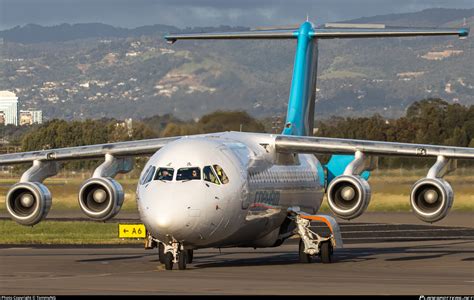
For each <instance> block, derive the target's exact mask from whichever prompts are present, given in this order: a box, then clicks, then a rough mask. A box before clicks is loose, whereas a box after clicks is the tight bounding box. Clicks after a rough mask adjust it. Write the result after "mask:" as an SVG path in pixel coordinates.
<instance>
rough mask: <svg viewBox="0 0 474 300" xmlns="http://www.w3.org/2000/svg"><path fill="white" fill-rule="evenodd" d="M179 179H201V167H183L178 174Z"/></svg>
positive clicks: (177, 178)
mask: <svg viewBox="0 0 474 300" xmlns="http://www.w3.org/2000/svg"><path fill="white" fill-rule="evenodd" d="M176 180H177V181H188V180H201V169H199V168H197V167H193V168H181V169H179V170H178V173H177V174H176Z"/></svg>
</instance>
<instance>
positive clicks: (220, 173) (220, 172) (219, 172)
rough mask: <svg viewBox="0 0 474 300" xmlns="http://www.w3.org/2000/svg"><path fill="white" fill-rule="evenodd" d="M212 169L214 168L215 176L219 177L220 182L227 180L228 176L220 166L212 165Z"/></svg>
mask: <svg viewBox="0 0 474 300" xmlns="http://www.w3.org/2000/svg"><path fill="white" fill-rule="evenodd" d="M214 170H216V173H217V177H219V179H220V181H221V182H222V184H226V183H228V182H229V178H228V177H227V174H226V173H225V172H224V170H223V169H222V167H221V166H219V165H214Z"/></svg>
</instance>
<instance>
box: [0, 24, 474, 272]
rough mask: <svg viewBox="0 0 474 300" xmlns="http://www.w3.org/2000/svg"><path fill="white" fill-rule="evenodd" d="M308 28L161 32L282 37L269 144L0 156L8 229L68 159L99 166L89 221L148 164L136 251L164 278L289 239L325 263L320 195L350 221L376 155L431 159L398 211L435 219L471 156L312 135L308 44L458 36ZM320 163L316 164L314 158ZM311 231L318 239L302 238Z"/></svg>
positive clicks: (229, 139)
mask: <svg viewBox="0 0 474 300" xmlns="http://www.w3.org/2000/svg"><path fill="white" fill-rule="evenodd" d="M361 27H362V26H358V27H349V28H342V27H341V26H332V27H330V26H327V27H316V26H315V25H314V24H312V23H311V22H309V21H306V22H303V23H302V24H301V25H300V26H299V27H298V28H284V29H267V30H250V31H245V32H221V33H189V34H186V33H181V34H169V35H167V36H165V39H166V40H167V41H168V42H169V43H174V42H176V41H178V40H187V39H294V40H296V53H295V59H294V69H293V76H292V81H291V89H290V96H289V102H288V110H287V116H286V122H285V124H284V129H283V132H282V133H281V134H265V133H248V132H232V131H231V132H219V133H210V134H198V135H192V136H180V137H168V138H156V139H147V140H137V141H127V142H117V143H107V144H99V145H87V146H80V147H70V148H60V149H51V150H39V151H32V152H22V153H12V154H5V155H0V165H13V164H20V163H30V164H32V166H31V167H30V168H29V169H28V170H27V171H25V172H24V173H23V174H22V176H21V179H20V181H19V183H17V184H15V185H13V186H12V187H11V188H10V189H9V191H8V193H7V195H6V207H7V210H8V213H9V214H10V216H11V218H12V219H13V220H14V221H16V222H18V223H19V224H22V225H26V226H32V225H35V224H37V223H38V222H40V221H41V220H43V219H44V218H45V217H46V215H47V214H48V212H49V210H50V207H51V204H52V197H51V193H50V192H49V190H48V188H47V187H46V186H45V185H44V184H43V181H44V180H45V179H46V178H48V177H51V176H54V175H56V174H57V173H58V171H59V168H60V163H61V162H63V161H69V160H85V159H98V158H104V162H103V163H102V164H101V165H99V166H98V167H97V168H96V169H95V170H94V172H93V174H92V176H91V178H89V179H87V180H85V182H84V183H83V184H82V185H81V187H80V189H79V195H78V201H79V205H80V208H81V210H82V211H83V213H84V214H85V215H87V216H88V217H90V218H91V219H93V220H99V221H105V220H109V219H111V218H113V217H114V216H115V215H116V214H117V213H118V212H119V211H120V208H121V206H122V203H123V201H124V192H123V189H122V187H121V185H120V184H119V183H118V182H117V181H116V180H114V179H113V178H114V177H115V176H116V175H117V174H118V173H126V172H129V171H130V170H132V168H133V158H134V157H138V156H150V155H151V157H150V158H149V160H148V162H147V163H146V165H145V167H144V169H143V170H142V172H141V174H140V178H139V182H138V184H137V189H136V201H137V206H138V211H139V215H140V219H141V221H142V222H143V224H144V225H145V226H146V229H147V232H148V235H147V238H146V239H145V248H158V253H159V260H160V262H162V263H163V264H164V265H165V268H166V269H167V270H172V269H173V265H174V264H178V269H181V270H183V269H186V265H187V264H188V263H192V261H193V251H194V250H195V249H201V248H209V247H215V248H224V247H253V248H261V247H277V246H279V245H281V244H282V243H283V242H284V241H285V240H286V239H288V238H290V237H291V236H293V235H295V234H297V235H299V238H300V240H299V250H298V257H299V261H300V262H303V263H310V262H312V261H313V260H314V259H315V258H316V257H319V258H320V260H321V261H322V262H323V263H330V262H331V261H332V255H333V252H334V249H337V248H341V247H343V243H342V239H341V234H340V230H339V226H338V224H337V222H336V219H335V218H333V217H331V216H328V215H323V214H318V210H319V208H320V206H321V202H322V200H323V196H324V195H325V194H326V195H327V200H328V204H329V207H330V209H331V211H332V212H333V214H334V215H335V216H337V217H340V218H342V219H347V220H351V219H354V218H357V217H358V216H360V215H361V214H363V213H364V211H365V210H366V208H367V206H368V205H369V202H370V199H371V188H370V185H369V183H368V181H367V179H368V177H369V175H370V171H371V170H373V169H374V168H375V167H376V166H377V158H378V157H379V156H402V157H424V158H426V157H428V158H436V162H435V163H434V164H433V166H432V167H431V168H430V169H429V171H428V173H427V175H426V177H424V178H421V179H420V180H418V181H417V182H416V183H415V184H414V185H413V187H412V189H411V194H410V204H411V207H412V210H413V213H414V214H415V215H416V216H417V217H418V218H419V219H421V220H423V221H425V222H429V223H433V222H436V221H439V220H441V219H442V218H444V217H445V216H446V215H447V214H448V212H449V210H450V208H451V206H452V204H453V199H454V193H453V189H452V188H451V185H450V184H449V183H448V182H447V181H445V180H444V179H443V176H444V175H445V174H447V172H449V171H452V170H453V169H454V168H455V167H456V161H457V160H459V159H474V149H473V148H463V147H448V146H436V145H422V144H409V143H392V142H379V141H369V140H355V139H340V138H324V137H315V136H312V134H313V127H314V103H315V97H316V77H317V60H318V41H319V40H322V39H339V38H380V37H413V36H443V35H455V36H458V37H460V38H465V37H467V36H468V34H469V30H468V29H464V28H462V29H452V28H448V29H442V28H441V29H440V28H438V29H420V28H388V27H385V26H383V27H380V26H375V27H373V28H371V27H367V28H363V27H362V28H361ZM319 154H324V155H327V154H329V155H331V158H330V160H329V162H328V163H327V164H325V165H323V164H321V162H320V161H319V160H318V158H317V156H316V155H319ZM311 221H317V222H322V223H324V224H326V226H327V227H328V228H329V232H330V233H329V235H326V236H323V235H322V234H321V235H319V234H317V233H315V232H314V231H312V230H311V228H310V225H311V223H310V222H311Z"/></svg>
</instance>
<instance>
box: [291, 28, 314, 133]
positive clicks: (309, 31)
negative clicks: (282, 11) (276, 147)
mask: <svg viewBox="0 0 474 300" xmlns="http://www.w3.org/2000/svg"><path fill="white" fill-rule="evenodd" d="M313 33H314V31H313V25H312V24H311V23H310V22H304V23H303V24H302V25H301V26H300V28H299V29H298V31H296V32H295V35H297V46H296V54H295V63H294V66H293V78H292V80H291V89H290V97H289V100H288V111H287V114H286V122H285V128H284V129H283V134H285V135H300V136H301V135H313V127H314V101H315V99H316V77H317V61H318V45H317V40H316V39H315V38H314V37H313Z"/></svg>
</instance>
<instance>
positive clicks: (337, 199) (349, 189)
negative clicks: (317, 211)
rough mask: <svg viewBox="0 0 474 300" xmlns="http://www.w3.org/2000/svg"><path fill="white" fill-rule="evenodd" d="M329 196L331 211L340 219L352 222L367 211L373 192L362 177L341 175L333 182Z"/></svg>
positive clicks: (330, 185)
mask: <svg viewBox="0 0 474 300" xmlns="http://www.w3.org/2000/svg"><path fill="white" fill-rule="evenodd" d="M327 196H328V203H329V208H330V209H331V211H332V212H333V213H334V214H335V215H336V216H338V217H339V218H342V219H345V220H350V219H354V218H357V217H358V216H360V215H361V214H362V213H363V212H364V211H365V210H366V209H367V206H368V205H369V202H370V196H371V190H370V186H369V184H368V183H367V181H366V180H365V179H363V178H362V177H360V176H354V175H341V176H338V177H336V178H334V179H333V180H332V181H331V183H330V184H329V186H328V191H327Z"/></svg>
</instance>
